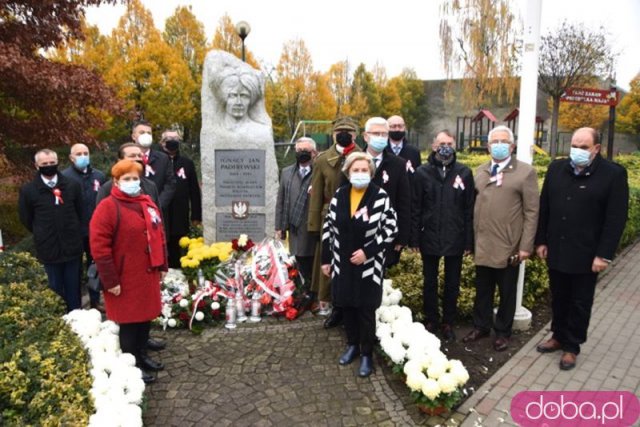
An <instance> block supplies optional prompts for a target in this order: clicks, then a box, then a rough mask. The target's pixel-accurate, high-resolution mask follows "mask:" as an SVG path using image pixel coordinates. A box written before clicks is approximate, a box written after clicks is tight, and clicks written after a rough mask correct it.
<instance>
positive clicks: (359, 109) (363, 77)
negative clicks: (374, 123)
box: [345, 64, 382, 125]
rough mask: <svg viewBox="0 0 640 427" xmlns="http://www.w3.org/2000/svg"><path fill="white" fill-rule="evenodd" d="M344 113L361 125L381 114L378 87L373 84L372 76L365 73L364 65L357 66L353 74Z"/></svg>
mask: <svg viewBox="0 0 640 427" xmlns="http://www.w3.org/2000/svg"><path fill="white" fill-rule="evenodd" d="M345 113H347V115H350V116H352V117H353V118H354V119H355V120H356V121H357V122H358V123H360V124H361V125H362V124H364V122H365V121H366V120H367V118H369V117H373V116H380V115H381V114H382V103H381V100H380V93H379V91H378V87H377V86H376V84H375V81H374V76H373V74H372V73H371V72H370V71H367V68H366V66H365V65H364V64H360V65H358V67H357V68H356V70H355V71H354V73H353V82H352V83H351V93H350V96H349V108H347V109H345Z"/></svg>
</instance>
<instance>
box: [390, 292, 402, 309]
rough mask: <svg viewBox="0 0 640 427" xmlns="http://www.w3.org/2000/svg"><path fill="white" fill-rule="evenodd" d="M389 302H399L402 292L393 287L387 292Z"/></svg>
mask: <svg viewBox="0 0 640 427" xmlns="http://www.w3.org/2000/svg"><path fill="white" fill-rule="evenodd" d="M388 299H389V304H390V305H396V304H400V300H401V299H402V292H400V290H399V289H394V290H393V291H392V292H391V293H389V298H388Z"/></svg>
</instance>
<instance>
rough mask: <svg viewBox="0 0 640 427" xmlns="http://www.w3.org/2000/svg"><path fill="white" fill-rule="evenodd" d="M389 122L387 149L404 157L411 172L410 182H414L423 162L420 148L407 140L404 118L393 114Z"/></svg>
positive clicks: (408, 171) (409, 172)
mask: <svg viewBox="0 0 640 427" xmlns="http://www.w3.org/2000/svg"><path fill="white" fill-rule="evenodd" d="M387 122H388V123H389V143H388V145H387V151H388V152H389V153H393V154H395V155H396V156H398V157H400V158H402V159H403V160H404V161H405V163H406V164H405V167H406V169H407V173H408V174H409V182H413V177H414V176H415V173H416V171H417V170H418V168H419V167H420V165H421V164H422V160H421V159H420V150H418V148H417V147H414V146H413V145H411V144H409V143H408V142H407V128H406V126H405V124H404V119H403V118H402V117H400V116H391V117H389V118H388V119H387Z"/></svg>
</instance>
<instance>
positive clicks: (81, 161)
mask: <svg viewBox="0 0 640 427" xmlns="http://www.w3.org/2000/svg"><path fill="white" fill-rule="evenodd" d="M73 164H74V165H76V168H78V169H80V170H83V169H85V168H86V167H87V166H89V156H76V159H75V160H74V161H73Z"/></svg>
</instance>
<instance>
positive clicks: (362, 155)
mask: <svg viewBox="0 0 640 427" xmlns="http://www.w3.org/2000/svg"><path fill="white" fill-rule="evenodd" d="M358 160H366V161H368V162H369V175H371V178H373V175H375V174H376V165H375V163H374V162H373V157H371V154H369V153H366V152H364V151H355V152H353V153H351V154H349V155H348V156H347V158H346V160H345V161H344V165H343V166H342V173H343V174H345V175H346V176H347V178H348V177H349V169H351V165H353V164H354V163H355V162H357V161H358Z"/></svg>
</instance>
